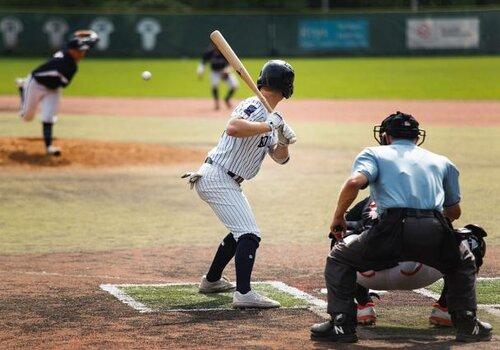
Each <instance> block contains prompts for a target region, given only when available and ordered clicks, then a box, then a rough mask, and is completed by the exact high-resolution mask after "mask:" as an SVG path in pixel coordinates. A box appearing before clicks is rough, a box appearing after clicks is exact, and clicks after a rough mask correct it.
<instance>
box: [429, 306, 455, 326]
mask: <svg viewBox="0 0 500 350" xmlns="http://www.w3.org/2000/svg"><path fill="white" fill-rule="evenodd" d="M429 323H430V324H433V325H435V326H441V327H452V326H453V324H452V322H451V316H450V314H449V312H448V308H446V307H443V306H441V305H439V304H438V303H434V305H432V311H431V315H430V316H429Z"/></svg>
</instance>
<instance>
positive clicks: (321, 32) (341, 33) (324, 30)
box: [298, 19, 370, 50]
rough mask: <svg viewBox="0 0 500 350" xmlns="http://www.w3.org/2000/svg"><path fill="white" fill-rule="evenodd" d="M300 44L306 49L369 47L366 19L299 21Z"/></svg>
mask: <svg viewBox="0 0 500 350" xmlns="http://www.w3.org/2000/svg"><path fill="white" fill-rule="evenodd" d="M298 25H299V30H298V33H299V35H298V44H299V47H300V48H302V49H305V50H325V49H327V50H328V49H352V48H368V47H369V46H370V42H369V35H368V33H369V28H368V27H369V23H368V21H367V20H365V19H314V20H310V19H308V20H301V21H299V23H298Z"/></svg>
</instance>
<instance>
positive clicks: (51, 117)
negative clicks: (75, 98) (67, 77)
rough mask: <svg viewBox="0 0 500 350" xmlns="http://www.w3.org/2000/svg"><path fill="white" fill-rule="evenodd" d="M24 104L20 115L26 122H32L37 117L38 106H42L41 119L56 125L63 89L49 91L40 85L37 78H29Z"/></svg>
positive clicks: (25, 83) (25, 85)
mask: <svg viewBox="0 0 500 350" xmlns="http://www.w3.org/2000/svg"><path fill="white" fill-rule="evenodd" d="M23 88H24V90H23V99H24V101H23V104H22V105H21V110H20V115H21V118H22V119H23V120H24V121H27V122H29V121H32V120H33V118H34V117H35V114H36V110H37V108H38V105H41V114H40V119H41V121H42V122H44V123H55V122H56V121H57V116H56V113H57V110H58V108H59V99H60V97H61V89H60V88H59V89H49V88H47V87H46V86H43V85H42V84H39V83H38V82H37V81H36V80H35V78H33V77H32V76H28V77H27V78H26V80H25V82H24V86H23Z"/></svg>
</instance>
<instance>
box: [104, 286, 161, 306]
mask: <svg viewBox="0 0 500 350" xmlns="http://www.w3.org/2000/svg"><path fill="white" fill-rule="evenodd" d="M99 287H100V288H101V289H102V290H104V291H106V292H108V293H109V294H111V295H113V296H114V297H115V298H117V299H118V300H120V301H121V302H122V303H124V304H127V305H129V306H130V307H132V308H133V309H135V310H137V311H139V312H141V313H145V312H153V311H154V310H153V309H150V308H149V307H147V306H146V305H144V304H143V303H141V302H138V301H137V300H135V299H134V298H132V297H130V296H129V295H127V293H124V292H123V291H122V290H121V289H120V288H118V287H116V286H115V285H112V284H101V285H100V286H99Z"/></svg>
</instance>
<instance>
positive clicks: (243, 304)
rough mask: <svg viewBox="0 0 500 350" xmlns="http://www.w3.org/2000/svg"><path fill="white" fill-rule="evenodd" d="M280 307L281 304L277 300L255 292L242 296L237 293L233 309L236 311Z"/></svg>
mask: <svg viewBox="0 0 500 350" xmlns="http://www.w3.org/2000/svg"><path fill="white" fill-rule="evenodd" d="M280 306H281V304H280V303H279V302H277V301H276V300H272V299H269V298H268V297H265V296H263V295H260V294H258V293H255V292H254V291H253V290H251V291H249V292H248V293H246V294H241V293H240V292H238V291H236V292H234V295H233V308H235V309H245V308H255V309H272V308H277V307H280Z"/></svg>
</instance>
